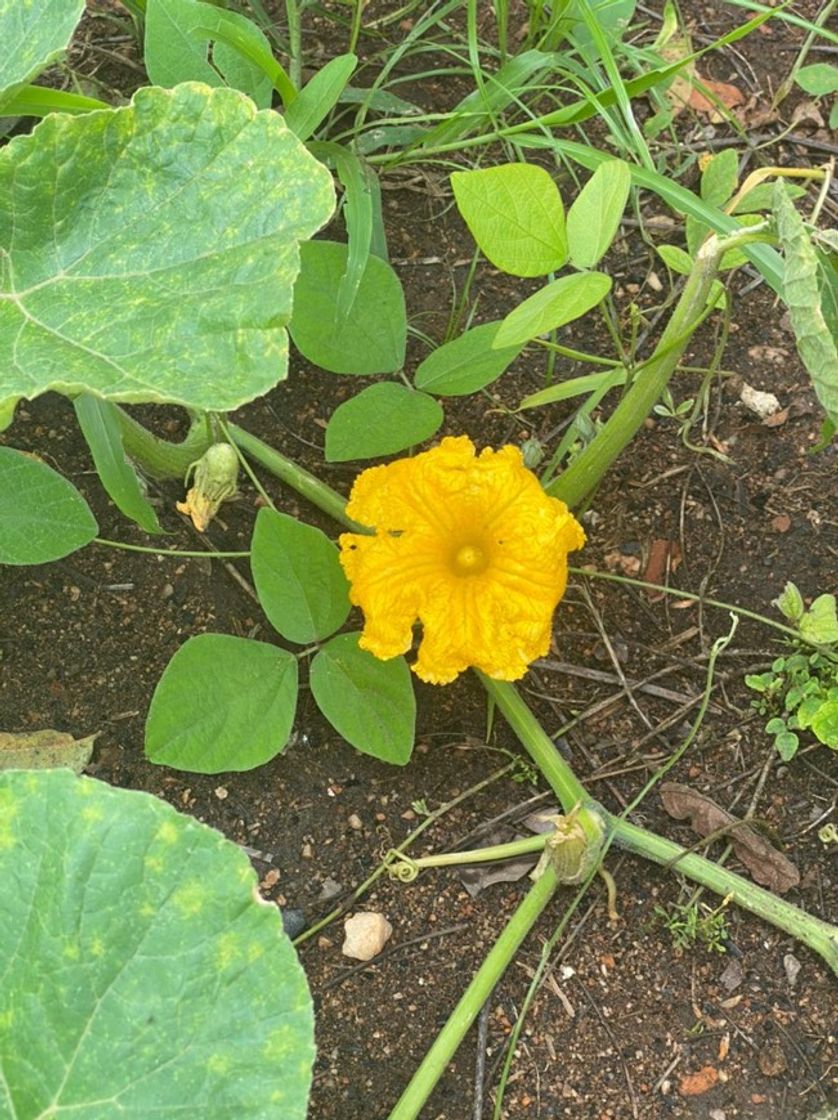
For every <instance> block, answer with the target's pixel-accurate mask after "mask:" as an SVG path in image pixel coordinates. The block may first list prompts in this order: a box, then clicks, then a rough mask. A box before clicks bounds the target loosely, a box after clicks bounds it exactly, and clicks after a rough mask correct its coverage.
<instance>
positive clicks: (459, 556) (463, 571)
mask: <svg viewBox="0 0 838 1120" xmlns="http://www.w3.org/2000/svg"><path fill="white" fill-rule="evenodd" d="M486 563H487V557H486V553H485V552H484V551H483V549H482V548H480V547H479V546H478V545H475V544H464V545H463V546H462V547H461V548H458V549H457V552H456V554H455V555H454V567H455V568H456V571H457V575H460V576H472V575H476V574H477V573H478V572H482V571H483V569H484V568H485V567H486Z"/></svg>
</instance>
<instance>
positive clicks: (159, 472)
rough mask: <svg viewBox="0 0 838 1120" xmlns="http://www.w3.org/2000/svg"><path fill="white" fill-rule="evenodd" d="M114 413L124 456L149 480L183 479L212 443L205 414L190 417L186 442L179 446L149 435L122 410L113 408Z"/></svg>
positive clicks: (147, 431)
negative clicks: (115, 413) (117, 421)
mask: <svg viewBox="0 0 838 1120" xmlns="http://www.w3.org/2000/svg"><path fill="white" fill-rule="evenodd" d="M116 411H117V417H118V419H119V427H120V430H121V432H122V444H123V447H124V448H125V452H126V454H127V455H130V456H131V458H132V459H133V460H134V461H135V462H136V463H138V464H139V466H140V467H141V468H142V469H143V470H144V471H145V472H146V474H149V475H151V476H152V478H183V477H184V476H185V474H186V472H187V470H188V469H189V467H190V466H191V465H192V463H194V462H195V460H196V459H200V458H201V456H202V455H203V453H204V452H205V451H206V449H207V448H208V447H209V446H210V444H211V443H213V442H214V433H213V430H212V421H211V419H210V416H209V414H208V413H200V414H196V415H195V416H193V418H192V423H191V424H190V426H189V431H188V432H187V433H186V438H185V439H183V440H182V441H181V442H180V443H170V442H169V441H168V440H165V439H160V437H159V436H155V435H153V434H152V433H151V432H150V431H149V430H148V428H145V427H144V426H143V425H142V424H141V423H140V422H139V420H135V419H134V417H133V416H129V415H128V413H127V412H125V410H124V409H122V408H119V407H117V410H116Z"/></svg>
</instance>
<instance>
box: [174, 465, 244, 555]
mask: <svg viewBox="0 0 838 1120" xmlns="http://www.w3.org/2000/svg"><path fill="white" fill-rule="evenodd" d="M190 477H191V478H192V481H193V485H192V488H191V489H190V490H189V491H188V493H187V495H186V501H185V502H178V503H177V508H178V510H179V511H180V512H181V513H186V514H188V515H189V516H190V517H191V518H192V524H193V525H194V526H195V528H196V529H197V530H198V532H199V533H203V532H204V531H205V530H206V528H207V526H208V525H209V523H210V521H212V519H213V517H215V515H216V513H218V508H219V506H220V505H221V503H222V502H224V501H227V499H228V498H233V497H235V494H236V483H237V481H238V477H239V457H238V455H237V454H236V449H235V448H234V447H233V446H232V445H231V444H229V443H214V444H212V445H211V446H210V447H208V448H207V450H206V451H205V452H204V454H203V455H202V456H201V458H200V459H198V460H197V461H196V462H194V463H192V464H191V465H190V467H189V469H188V470H187V472H186V479H185V481H186V483H187V485H188V484H189V479H190Z"/></svg>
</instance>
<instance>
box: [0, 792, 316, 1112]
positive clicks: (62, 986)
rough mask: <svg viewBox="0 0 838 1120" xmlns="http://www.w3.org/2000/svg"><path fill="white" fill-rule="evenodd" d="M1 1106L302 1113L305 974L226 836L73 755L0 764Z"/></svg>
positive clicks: (309, 1031) (307, 1067)
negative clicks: (82, 766)
mask: <svg viewBox="0 0 838 1120" xmlns="http://www.w3.org/2000/svg"><path fill="white" fill-rule="evenodd" d="M0 881H2V882H3V884H4V892H3V894H4V897H3V921H2V922H0V962H2V963H0V981H2V982H0V1025H2V1027H1V1029H0V1115H2V1116H4V1117H17V1118H18V1120H36V1118H38V1117H41V1118H46V1117H47V1116H55V1117H57V1116H69V1115H73V1116H78V1117H82V1116H83V1117H85V1120H112V1118H113V1117H115V1116H120V1117H122V1118H123V1120H149V1117H155V1120H179V1118H181V1117H185V1116H195V1117H197V1116H200V1117H201V1118H202V1120H230V1118H231V1117H235V1118H236V1120H260V1118H261V1117H265V1116H269V1115H271V1116H274V1115H275V1116H281V1117H283V1120H304V1117H305V1115H306V1104H307V1099H308V1090H309V1086H310V1084H311V1070H312V1064H313V1061H314V1037H313V1035H314V1022H313V1018H314V1017H313V1010H312V1002H311V997H310V995H309V992H308V987H307V985H306V980H305V975H304V974H303V970H302V968H301V967H300V965H299V962H298V961H297V958H296V956H295V954H294V949H293V947H292V946H291V943H290V941H289V940H288V938H287V937H286V936H285V934H284V933H283V930H282V920H281V917H280V914H279V910H278V909H277V907H275V906H273V905H265V904H264V903H263V902H262V901H261V899H259V898H258V895H257V892H256V875H255V874H254V872H253V869H252V868H251V866H250V863H249V860H248V859H247V857H246V856H245V854H244V852H243V851H242V850H241V849H240V848H239V846H238V845H237V844H233V843H231V842H230V841H229V840H226V839H225V838H224V837H223V836H222V835H221V834H220V833H218V832H216V831H215V830H214V829H211V828H209V827H207V825H204V824H200V823H199V822H198V821H196V820H194V819H193V818H191V817H186V816H182V815H181V814H180V813H177V812H175V810H174V809H173V808H172V807H171V806H170V805H167V804H166V803H165V802H164V801H162V800H160V799H159V798H156V797H152V796H150V795H149V794H146V793H136V792H134V791H130V790H124V789H113V788H112V787H111V786H108V785H105V784H104V783H102V782H97V781H94V780H93V779H91V778H77V777H75V775H73V774H72V773H71V772H70V771H69V770H45V771H38V772H32V771H27V770H23V771H20V770H19V771H9V772H7V773H2V774H0Z"/></svg>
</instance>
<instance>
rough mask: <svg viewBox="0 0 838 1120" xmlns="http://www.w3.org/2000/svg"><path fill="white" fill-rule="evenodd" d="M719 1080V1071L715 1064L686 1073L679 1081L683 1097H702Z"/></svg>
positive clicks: (679, 1089) (679, 1090)
mask: <svg viewBox="0 0 838 1120" xmlns="http://www.w3.org/2000/svg"><path fill="white" fill-rule="evenodd" d="M718 1080H719V1071H718V1070H717V1069H716V1068H715V1067H714V1066H703V1067H702V1068H701V1069H700V1070H697V1071H696V1072H695V1073H686V1074H684V1076H683V1077H682V1078H681V1080H680V1081H679V1083H678V1092H679V1093H680V1094H681V1096H682V1097H700V1096H701V1095H702V1094H703V1093H707V1092H709V1090H710V1089H712V1088H713V1086H714V1085H716V1084H717V1082H718Z"/></svg>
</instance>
